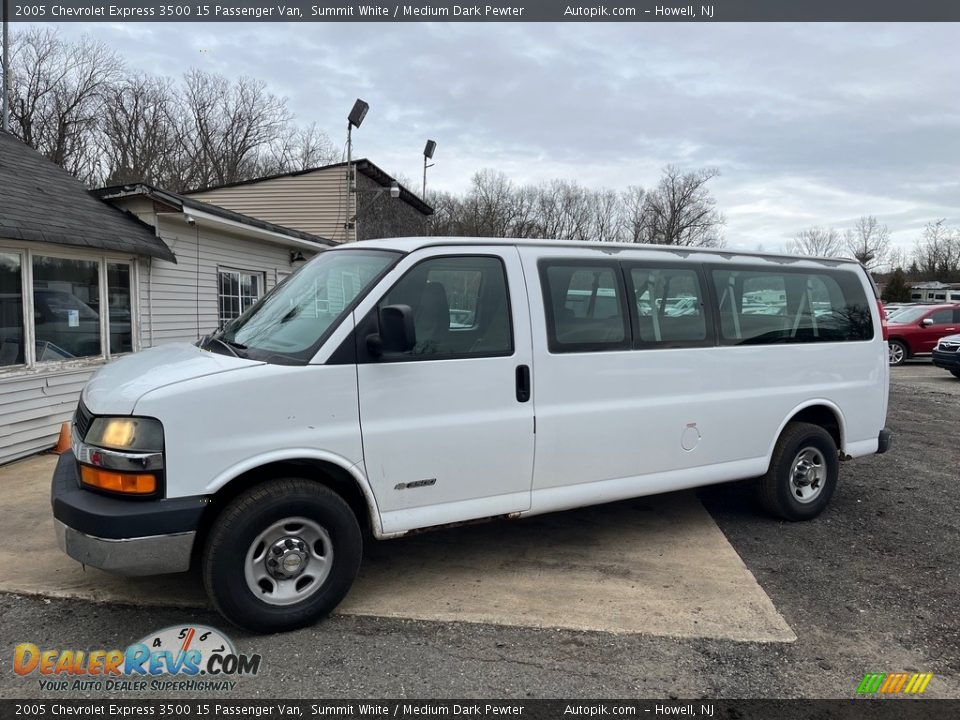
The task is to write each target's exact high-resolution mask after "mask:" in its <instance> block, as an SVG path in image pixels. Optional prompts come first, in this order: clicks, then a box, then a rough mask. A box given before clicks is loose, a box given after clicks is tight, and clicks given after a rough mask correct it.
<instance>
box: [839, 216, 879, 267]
mask: <svg viewBox="0 0 960 720" xmlns="http://www.w3.org/2000/svg"><path fill="white" fill-rule="evenodd" d="M844 243H845V245H846V249H847V252H849V253H850V255H852V256H853V257H854V258H856V259H857V260H859V261H860V264H861V265H863V266H864V267H865V268H866V269H867V270H876V269H878V268H879V267H880V266H881V265H883V262H884V260H885V259H886V257H887V253H888V252H889V250H890V230H889V229H888V228H887V226H886V225H881V224H880V223H879V222H877V219H876V218H875V217H874V216H873V215H864V216H863V217H861V218H860V219H859V220H857V223H856V225H854V226H853V229H852V230H847V232H846V233H845V235H844Z"/></svg>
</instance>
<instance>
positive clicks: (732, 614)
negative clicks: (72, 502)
mask: <svg viewBox="0 0 960 720" xmlns="http://www.w3.org/2000/svg"><path fill="white" fill-rule="evenodd" d="M55 462H56V458H54V457H51V456H37V457H34V458H30V459H28V460H25V461H21V462H19V463H15V464H13V465H8V466H6V467H3V468H0V486H2V487H3V489H4V498H5V501H4V503H3V504H2V505H0V528H2V529H3V537H4V540H3V543H2V547H0V591H4V592H13V593H26V594H38V595H45V596H52V597H74V598H83V599H86V600H94V601H101V602H106V601H109V602H120V603H129V604H135V605H143V606H179V607H202V606H205V605H206V601H205V598H204V595H203V592H202V589H201V587H200V583H199V580H198V578H197V577H196V576H195V575H194V574H182V575H168V576H164V577H154V578H119V577H115V576H112V575H109V574H107V573H104V572H101V571H99V570H96V569H94V568H87V569H86V570H85V571H84V570H83V569H82V568H81V567H80V565H79V564H78V563H76V562H74V561H72V560H70V559H69V558H67V557H66V556H65V555H63V554H62V553H61V552H60V550H59V549H58V548H57V547H56V543H55V541H54V537H53V524H52V519H51V514H50V503H49V478H50V476H51V474H52V472H53V466H54V465H55ZM337 612H338V613H339V614H347V615H372V616H380V617H395V618H409V619H417V620H429V621H442V622H477V623H491V624H498V625H512V626H522V627H538V628H567V629H575V630H594V631H604V632H613V633H628V634H648V635H661V636H673V637H708V638H725V639H731V640H741V641H753V642H792V641H793V640H795V639H796V636H795V635H794V633H793V631H792V630H791V629H790V627H789V626H788V625H787V624H786V622H785V621H784V619H783V618H782V617H781V615H780V614H779V613H778V612H777V610H776V608H775V607H774V606H773V603H772V602H771V601H770V599H769V598H768V597H767V595H766V594H765V593H764V592H763V590H762V588H761V587H760V586H759V585H758V584H757V582H756V580H755V579H754V577H753V575H752V574H751V573H750V571H749V570H748V569H747V567H746V566H745V565H744V564H743V562H742V561H741V560H740V557H739V555H737V553H736V551H735V550H734V549H733V547H731V545H730V544H729V543H728V542H727V540H726V538H725V537H724V535H723V533H722V532H720V529H719V528H718V527H717V525H716V523H714V522H713V519H712V518H711V517H710V515H709V513H707V511H706V510H705V509H704V508H703V506H702V505H701V504H700V502H699V501H698V500H697V499H696V496H695V495H693V494H692V493H675V494H671V495H660V496H656V497H651V498H643V499H640V500H632V501H627V502H623V503H615V504H611V505H603V506H599V507H594V508H584V509H581V510H575V511H571V512H565V513H555V514H552V515H546V516H542V517H533V518H529V519H525V520H518V521H513V522H497V523H490V524H486V525H478V526H472V527H463V528H456V529H449V530H442V531H437V532H431V533H424V534H422V535H416V536H413V537H410V538H401V539H398V540H390V541H385V542H377V543H371V544H370V545H369V546H368V547H367V549H366V552H365V557H364V562H363V565H362V567H361V570H360V576H359V577H358V578H357V582H356V585H355V586H354V588H353V590H352V591H351V592H350V595H349V596H348V597H347V599H346V600H345V601H344V602H343V604H342V605H341V606H340V608H338V610H337Z"/></svg>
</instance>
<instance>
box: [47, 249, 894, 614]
mask: <svg viewBox="0 0 960 720" xmlns="http://www.w3.org/2000/svg"><path fill="white" fill-rule="evenodd" d="M883 323H884V320H883V311H882V309H881V308H880V307H879V304H878V302H877V299H876V295H875V290H874V287H873V285H872V283H871V281H870V279H869V277H868V276H867V274H866V273H865V272H864V270H863V269H862V268H861V267H860V265H858V264H857V263H855V262H852V261H846V260H829V259H804V258H791V257H781V256H762V255H751V254H741V253H736V252H730V251H710V250H698V249H690V248H677V247H656V246H637V245H633V246H626V245H614V244H587V243H571V242H559V241H555V242H551V241H520V242H517V241H503V240H499V241H498V240H482V239H480V240H465V239H445V238H419V239H397V240H381V241H367V242H362V243H358V244H353V245H351V246H349V247H341V248H336V249H333V250H329V251H325V252H323V253H321V254H320V255H318V256H317V257H316V258H314V259H313V260H311V261H310V262H309V263H308V264H307V265H305V266H304V267H303V268H302V269H300V270H299V271H298V272H297V273H296V274H294V275H293V276H291V277H290V278H289V279H288V280H287V281H286V282H284V283H283V284H281V285H279V286H278V287H277V288H275V289H274V290H273V291H272V292H270V293H269V294H268V295H266V296H265V297H264V298H263V299H262V300H261V301H260V302H259V303H257V304H256V305H255V306H254V307H252V308H251V309H250V310H248V311H247V312H246V313H244V314H243V315H242V316H241V317H240V318H238V319H237V320H234V321H232V322H231V323H229V324H228V325H227V326H226V327H225V328H224V329H223V330H222V331H220V332H219V333H216V334H214V335H212V336H209V337H207V338H205V339H204V340H202V341H201V342H200V343H198V345H197V346H194V345H187V344H180V345H166V346H161V347H157V348H154V349H152V350H147V351H145V352H141V353H138V354H135V355H131V356H129V357H125V358H122V359H120V360H118V361H117V362H114V363H112V364H110V365H108V366H106V367H104V368H103V369H102V370H100V371H99V372H98V373H97V374H96V376H94V378H93V379H92V380H91V381H90V383H89V384H88V385H87V387H86V388H85V389H84V391H83V394H82V396H81V402H80V405H79V407H78V409H77V414H76V417H75V421H74V425H73V451H72V453H71V452H68V453H66V454H64V455H63V456H62V457H61V459H60V462H59V465H58V466H57V470H56V473H55V476H54V479H53V514H54V516H55V519H56V528H57V534H58V540H59V543H60V545H61V547H62V548H63V549H64V550H65V551H66V552H67V553H68V554H69V555H70V556H71V557H73V558H75V559H77V560H79V561H81V562H83V563H86V564H88V565H92V566H94V567H100V568H103V569H105V570H109V571H112V572H116V573H121V574H154V573H168V572H178V571H182V570H186V569H188V567H189V566H190V564H191V561H192V560H193V559H196V561H197V562H199V563H200V564H201V567H202V574H203V578H204V583H205V585H206V589H207V592H208V593H209V596H210V598H211V600H212V601H213V603H214V605H215V606H216V607H217V609H218V610H219V611H220V612H221V613H222V614H223V615H224V616H226V617H227V618H228V619H230V620H231V621H233V622H235V623H237V624H239V625H241V626H244V627H247V628H251V629H254V630H259V631H276V630H285V629H290V628H294V627H298V626H302V625H305V624H308V623H311V622H313V621H315V620H316V619H317V618H319V617H321V616H323V615H324V614H325V613H328V612H329V611H330V610H331V609H333V608H334V607H335V606H336V605H337V603H338V602H340V600H341V599H342V598H343V597H344V595H345V594H346V593H347V591H348V589H349V588H350V585H351V583H352V581H353V579H354V576H355V574H356V572H357V568H358V565H359V563H360V555H361V546H362V538H363V537H364V534H363V530H368V531H369V535H372V537H374V538H391V537H398V536H401V535H403V534H405V533H408V532H410V531H413V530H418V529H421V528H427V527H434V526H441V525H446V524H450V523H458V522H463V521H469V520H478V519H482V518H495V517H510V518H515V517H522V516H524V515H533V514H536V513H545V512H552V511H556V510H564V509H567V508H575V507H579V506H583V505H591V504H596V503H603V502H608V501H611V500H618V499H622V498H630V497H636V496H640V495H650V494H653V493H661V492H665V491H670V490H679V489H681V488H690V487H695V486H700V485H708V484H711V483H720V482H725V481H729V480H738V479H742V478H759V480H758V488H759V492H760V497H761V499H762V501H763V504H764V505H765V506H766V508H767V509H769V510H770V511H772V512H773V513H775V514H776V515H778V516H780V517H782V518H787V519H790V520H806V519H809V518H813V517H816V516H817V515H818V514H819V513H820V512H821V511H822V510H823V509H824V507H825V506H826V505H827V503H828V502H829V500H830V497H831V495H833V492H834V489H835V488H836V484H837V479H838V470H839V460H841V459H846V458H850V457H856V456H860V455H867V454H869V453H876V452H884V451H885V450H886V449H887V447H888V445H889V444H890V433H889V431H887V430H885V429H884V419H885V417H886V412H887V384H888V372H889V370H888V366H887V344H886V342H885V340H884V337H883Z"/></svg>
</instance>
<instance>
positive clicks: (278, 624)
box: [202, 478, 363, 633]
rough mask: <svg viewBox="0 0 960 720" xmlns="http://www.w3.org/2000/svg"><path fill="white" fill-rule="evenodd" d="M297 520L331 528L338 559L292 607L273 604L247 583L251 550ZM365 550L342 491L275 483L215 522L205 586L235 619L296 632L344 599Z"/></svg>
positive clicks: (246, 496)
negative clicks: (271, 531) (274, 530)
mask: <svg viewBox="0 0 960 720" xmlns="http://www.w3.org/2000/svg"><path fill="white" fill-rule="evenodd" d="M295 517H299V518H306V519H307V520H310V521H312V522H314V523H316V524H317V526H319V527H320V528H322V529H323V531H325V532H326V533H327V535H328V537H329V541H330V548H331V550H332V558H333V560H332V562H331V564H330V567H329V570H327V571H324V572H326V573H327V574H326V575H325V577H323V578H320V577H319V576H318V578H317V582H318V583H319V585H318V587H317V588H315V589H311V590H310V593H311V594H310V595H309V597H305V598H304V599H303V600H302V601H297V602H294V603H293V604H286V605H276V604H271V603H269V602H265V601H264V599H263V597H262V596H257V595H255V594H254V592H253V590H251V588H250V586H249V585H248V582H247V577H246V574H245V567H246V563H247V554H248V552H250V551H251V550H252V545H253V542H254V540H256V539H257V537H258V535H260V534H261V533H262V532H264V531H265V530H266V529H267V528H270V527H271V525H273V524H276V523H279V522H280V521H282V520H285V519H288V518H295ZM259 545H260V546H262V545H263V543H260V544H259ZM362 552H363V538H362V535H361V533H360V526H359V525H358V523H357V518H356V516H355V515H354V513H353V511H352V510H351V509H350V506H349V505H347V503H346V502H345V501H344V499H343V498H342V497H340V496H339V495H338V494H337V493H335V492H333V491H332V490H331V489H330V488H328V487H325V486H324V485H320V484H319V483H316V482H312V481H310V480H304V479H300V478H286V479H278V480H270V481H267V482H265V483H262V484H260V485H257V486H255V487H253V488H251V489H250V490H247V491H246V492H244V493H242V494H241V495H239V496H237V497H236V498H235V499H234V500H233V501H232V502H230V504H229V505H227V506H226V507H225V508H224V509H223V511H222V512H221V513H220V515H219V516H218V517H217V518H216V520H215V521H214V524H213V527H212V528H211V530H210V534H209V536H208V538H207V543H206V547H205V548H204V554H203V563H202V568H203V584H204V587H205V589H206V591H207V596H208V597H209V598H210V601H211V602H212V603H213V606H214V607H215V608H216V609H217V611H218V612H219V613H220V614H221V615H223V616H224V617H225V618H226V619H227V620H229V621H230V622H232V623H233V624H235V625H238V626H240V627H242V628H245V629H247V630H252V631H254V632H262V633H274V632H284V631H287V630H294V629H296V628H299V627H304V626H306V625H311V624H313V623H315V622H316V621H317V620H319V619H320V618H322V617H324V616H326V615H327V614H328V613H330V611H331V610H333V609H334V608H335V607H336V606H337V605H338V604H339V603H340V601H341V600H343V598H344V597H345V596H346V594H347V592H348V591H349V590H350V586H351V585H352V584H353V580H354V578H355V577H356V575H357V570H358V569H359V567H360V557H361V555H362ZM310 562H311V559H308V561H307V563H306V564H305V565H306V566H309V563H310ZM313 562H316V561H313Z"/></svg>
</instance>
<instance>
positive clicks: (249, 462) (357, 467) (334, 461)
mask: <svg viewBox="0 0 960 720" xmlns="http://www.w3.org/2000/svg"><path fill="white" fill-rule="evenodd" d="M286 460H291V461H293V460H320V461H322V462H326V463H330V464H331V465H336V466H337V467H339V468H341V469H342V470H345V471H347V472H348V473H349V474H350V476H351V477H352V478H353V479H354V481H355V482H356V483H357V485H358V486H359V488H360V491H361V492H362V493H363V498H364V500H365V501H366V505H367V514H368V515H369V516H370V527H371V529H372V530H373V535H374V537H376V538H377V539H384V538H388V537H393V536H394V534H392V533H384V532H383V524H382V522H381V519H380V509H379V508H378V507H377V499H376V498H375V497H374V495H373V488H372V487H370V481H369V480H367V476H366V474H365V473H364V471H363V462H362V461H361V462H353V461H352V460H348V459H347V458H345V457H343V456H341V455H337V454H335V453H331V452H327V451H325V450H317V449H315V448H284V449H283V450H273V451H271V452H268V453H263V454H261V455H254V456H253V457H249V458H246V459H244V460H242V461H241V462H239V463H237V464H236V465H232V466H231V467H229V468H227V469H226V470H224V471H223V472H222V473H220V474H219V475H217V476H216V477H215V478H214V479H213V480H212V481H211V482H210V483H209V484H208V485H207V487H206V488H205V492H206V493H207V494H208V495H213V494H214V493H216V492H217V491H218V490H220V489H221V488H223V487H224V486H226V485H227V484H228V483H230V482H232V481H233V480H235V479H236V478H238V477H240V476H241V475H243V474H244V473H247V472H250V471H251V470H256V469H257V468H259V467H263V466H264V465H271V464H273V463H277V462H283V461H286Z"/></svg>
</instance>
